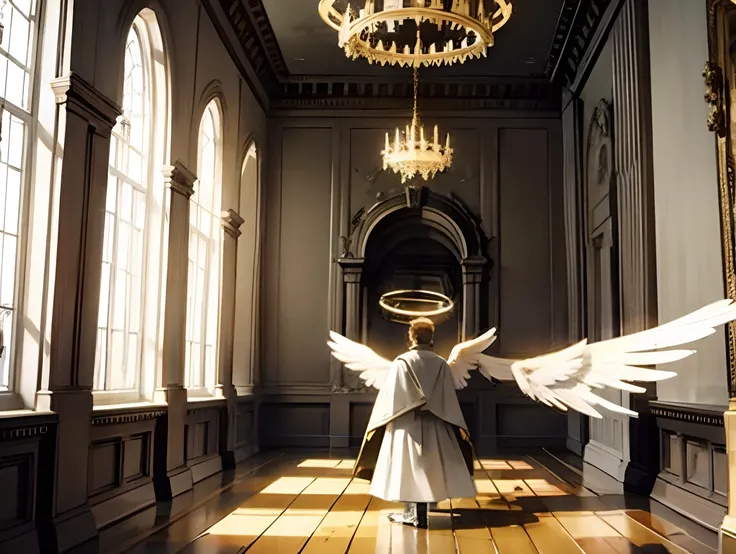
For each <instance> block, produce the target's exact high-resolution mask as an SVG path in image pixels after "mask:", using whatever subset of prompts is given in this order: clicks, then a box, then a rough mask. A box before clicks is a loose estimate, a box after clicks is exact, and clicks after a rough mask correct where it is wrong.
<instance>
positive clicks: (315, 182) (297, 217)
mask: <svg viewBox="0 0 736 554" xmlns="http://www.w3.org/2000/svg"><path fill="white" fill-rule="evenodd" d="M281 159H282V173H281V183H280V186H281V210H280V222H281V233H280V237H281V241H280V245H279V246H280V248H279V261H280V263H279V270H278V272H279V273H278V275H279V287H278V291H279V313H278V329H279V348H280V355H279V366H278V368H274V369H277V376H276V379H275V380H277V381H280V382H292V383H293V382H298V383H315V384H319V383H327V382H328V381H329V377H330V374H329V353H328V349H327V346H326V344H325V334H324V325H325V322H327V295H328V276H329V263H330V262H329V250H328V249H327V248H328V245H329V240H330V188H331V186H332V152H331V130H330V129H329V128H327V129H324V128H313V129H310V128H303V129H299V128H287V129H284V131H283V145H282V151H281ZM315 322H319V323H320V324H317V325H315ZM268 376H269V377H271V375H270V374H269V375H268Z"/></svg>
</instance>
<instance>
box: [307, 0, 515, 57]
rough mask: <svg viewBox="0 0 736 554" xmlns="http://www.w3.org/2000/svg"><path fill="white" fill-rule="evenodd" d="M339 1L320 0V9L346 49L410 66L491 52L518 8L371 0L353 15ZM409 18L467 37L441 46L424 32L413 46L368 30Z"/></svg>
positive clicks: (505, 2)
mask: <svg viewBox="0 0 736 554" xmlns="http://www.w3.org/2000/svg"><path fill="white" fill-rule="evenodd" d="M335 2H336V0H320V3H319V7H318V10H319V14H320V16H321V17H322V20H323V21H324V22H325V23H327V24H328V25H329V26H330V27H332V28H333V29H335V30H336V31H337V32H338V44H339V46H340V47H341V48H343V49H344V50H345V55H346V56H347V57H349V58H352V59H355V58H359V57H362V58H366V59H367V60H368V62H370V63H378V64H381V65H385V64H389V65H394V64H397V65H400V66H409V67H421V66H432V65H451V64H453V63H456V62H457V63H463V62H465V61H466V60H467V59H472V58H480V57H481V56H486V54H487V49H488V47H489V46H493V45H494V40H493V33H494V32H495V31H497V30H498V29H500V28H501V27H503V26H504V25H505V24H506V22H507V21H508V20H509V18H510V17H511V12H512V6H511V0H495V2H494V3H493V5H494V7H495V10H494V11H493V13H491V14H486V12H485V10H484V3H483V2H481V3H480V4H479V11H478V13H477V14H476V15H475V16H473V15H471V14H470V11H469V7H468V6H467V5H464V4H463V5H461V6H459V7H456V8H453V9H452V10H449V11H448V10H444V9H442V7H441V4H440V3H435V2H433V4H432V7H429V8H427V7H418V6H415V7H407V8H395V9H388V10H382V11H375V7H374V5H373V3H372V2H371V3H366V9H364V10H361V11H360V13H359V14H356V15H355V16H353V14H352V13H351V12H350V7H349V5H348V8H346V9H345V10H344V11H341V10H339V9H338V8H336V7H335V6H334V4H335ZM409 19H411V20H414V21H416V23H417V24H419V23H421V22H424V21H426V22H429V23H430V24H433V25H435V26H436V28H438V29H441V28H443V27H444V26H450V27H452V28H453V29H460V30H463V31H464V34H465V36H466V38H465V39H464V40H463V41H462V42H460V43H459V44H453V42H452V41H449V42H448V43H447V44H444V45H443V46H441V47H440V48H436V45H434V44H431V45H429V46H427V45H424V44H423V43H422V42H421V40H420V39H419V38H418V39H417V43H416V44H415V45H413V46H409V45H408V44H407V45H404V48H397V44H396V43H388V44H383V43H382V42H381V41H379V42H378V44H377V45H376V46H373V45H372V44H371V43H370V41H368V40H366V38H365V36H364V35H365V33H366V32H368V33H370V31H371V30H373V29H375V28H376V27H377V26H378V25H380V24H384V23H387V22H401V21H405V20H409Z"/></svg>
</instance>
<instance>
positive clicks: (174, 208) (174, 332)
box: [154, 161, 197, 501]
mask: <svg viewBox="0 0 736 554" xmlns="http://www.w3.org/2000/svg"><path fill="white" fill-rule="evenodd" d="M162 172H163V175H164V183H165V186H166V189H167V190H166V202H167V206H166V207H167V212H168V217H169V226H168V229H167V238H168V263H167V266H166V292H165V296H164V298H166V304H165V306H164V352H163V364H162V371H161V374H160V375H157V376H156V388H155V390H154V401H157V402H166V403H167V404H168V407H167V410H166V416H165V417H163V418H159V422H158V423H157V426H156V435H155V437H156V439H155V440H156V447H155V448H156V455H155V458H154V485H155V488H156V497H157V499H158V500H160V501H161V500H170V499H171V498H173V497H175V496H177V495H179V494H181V493H183V492H186V491H188V490H190V489H191V488H192V473H191V470H190V469H189V468H188V467H187V465H186V460H185V459H184V438H185V437H184V423H185V419H186V415H187V391H186V389H185V388H184V370H185V367H186V365H185V362H186V358H185V339H186V321H187V286H188V277H189V199H190V198H191V196H192V194H193V193H194V183H195V181H196V180H197V178H196V176H195V175H194V174H193V173H192V172H191V171H189V170H188V169H187V168H186V166H184V164H183V163H181V162H180V161H177V162H176V163H175V164H174V165H173V166H166V167H164V168H163V170H162Z"/></svg>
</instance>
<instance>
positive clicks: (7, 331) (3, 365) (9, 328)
mask: <svg viewBox="0 0 736 554" xmlns="http://www.w3.org/2000/svg"><path fill="white" fill-rule="evenodd" d="M0 321H2V325H3V327H2V329H3V342H4V344H5V350H4V352H3V357H2V359H0V390H2V389H7V388H9V387H10V361H11V360H10V347H11V345H12V344H13V343H12V342H11V341H12V337H13V315H12V313H10V314H8V315H6V314H5V313H0Z"/></svg>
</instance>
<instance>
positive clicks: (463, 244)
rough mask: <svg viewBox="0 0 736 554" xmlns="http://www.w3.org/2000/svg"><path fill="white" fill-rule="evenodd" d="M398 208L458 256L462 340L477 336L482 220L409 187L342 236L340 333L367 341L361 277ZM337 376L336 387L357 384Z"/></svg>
mask: <svg viewBox="0 0 736 554" xmlns="http://www.w3.org/2000/svg"><path fill="white" fill-rule="evenodd" d="M402 210H406V212H407V215H408V216H412V217H413V219H414V221H415V222H417V221H419V222H421V224H422V225H426V226H428V227H429V228H430V229H432V231H433V233H435V234H436V236H437V240H438V242H441V243H442V244H443V245H445V246H446V247H448V249H449V250H450V251H451V252H452V253H453V254H454V255H455V257H456V258H457V261H458V264H459V265H460V268H461V270H462V297H461V309H462V321H461V335H462V337H463V340H467V339H469V338H472V337H474V336H476V335H477V333H478V331H479V329H480V315H481V313H482V308H481V305H480V304H481V297H482V295H481V290H480V285H481V283H482V282H483V280H484V278H485V276H486V274H487V271H488V269H489V267H490V263H489V260H488V259H487V258H486V256H485V252H486V250H487V240H486V238H485V236H484V234H483V232H482V229H481V227H480V220H479V219H478V218H477V217H476V216H475V215H473V214H472V213H471V212H470V210H469V209H468V208H467V207H466V206H465V205H464V204H463V203H462V202H461V201H460V199H459V198H457V197H456V196H454V195H440V194H437V193H436V192H434V191H432V190H430V189H429V188H427V187H411V186H410V187H406V188H403V189H397V190H394V191H391V192H389V193H388V194H387V195H386V196H384V197H382V198H380V199H379V200H378V201H377V202H376V203H375V204H374V205H373V206H371V207H369V208H367V209H362V210H361V211H360V212H358V214H356V216H355V217H354V218H353V229H352V232H351V233H350V236H349V237H342V238H343V248H344V251H343V253H342V255H341V256H340V257H339V258H338V259H337V262H338V263H339V264H340V266H341V267H342V270H343V293H342V294H341V295H340V299H341V300H342V303H343V306H342V313H344V328H343V329H342V332H343V334H344V335H345V336H347V337H348V338H349V339H352V340H357V341H363V340H365V337H366V334H365V331H366V329H365V324H364V323H363V322H362V318H361V317H360V313H361V306H362V303H363V296H364V294H365V291H364V283H363V279H362V275H363V268H364V264H365V261H366V255H367V254H368V253H369V252H370V248H369V245H370V244H371V238H372V237H373V236H375V234H376V232H377V229H379V224H380V223H381V222H383V221H385V220H386V219H387V218H390V216H393V215H394V214H397V212H400V211H402ZM381 236H383V235H381ZM339 376H340V377H339V381H337V382H334V383H333V386H334V388H336V389H345V388H358V387H359V386H360V383H359V382H358V381H357V380H354V379H350V378H349V377H347V376H346V375H345V374H344V372H340V373H339Z"/></svg>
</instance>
